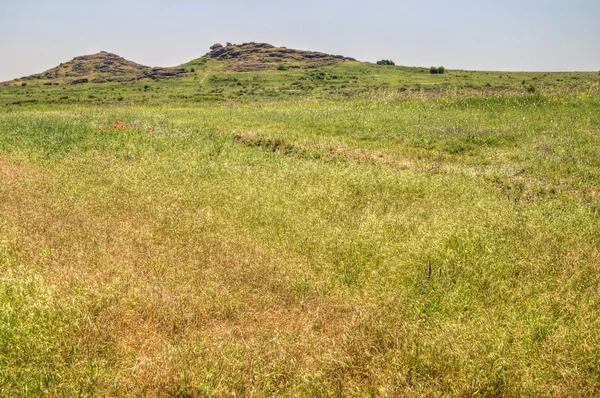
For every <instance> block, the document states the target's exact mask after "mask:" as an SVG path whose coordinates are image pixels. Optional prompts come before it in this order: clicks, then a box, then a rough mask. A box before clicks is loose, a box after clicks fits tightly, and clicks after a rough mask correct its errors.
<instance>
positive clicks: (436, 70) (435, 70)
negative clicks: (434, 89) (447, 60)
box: [429, 66, 438, 75]
mask: <svg viewBox="0 0 600 398" xmlns="http://www.w3.org/2000/svg"><path fill="white" fill-rule="evenodd" d="M429 73H431V74H432V75H437V74H438V68H436V67H435V66H432V67H431V68H429Z"/></svg>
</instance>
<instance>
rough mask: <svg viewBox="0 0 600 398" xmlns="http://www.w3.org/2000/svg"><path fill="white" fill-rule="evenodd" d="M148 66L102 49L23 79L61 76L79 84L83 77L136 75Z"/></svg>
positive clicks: (56, 77)
mask: <svg viewBox="0 0 600 398" xmlns="http://www.w3.org/2000/svg"><path fill="white" fill-rule="evenodd" d="M148 68H149V67H148V66H144V65H140V64H138V63H135V62H132V61H128V60H126V59H125V58H123V57H120V56H118V55H116V54H112V53H108V52H106V51H102V52H99V53H97V54H92V55H82V56H79V57H75V58H73V59H72V60H71V61H69V62H65V63H64V64H60V65H59V66H57V67H55V68H52V69H50V70H47V71H45V72H42V73H38V74H35V75H31V76H27V77H24V78H23V79H24V80H34V79H61V78H62V79H65V80H66V81H67V83H69V82H70V83H73V84H79V83H80V82H81V81H82V80H83V79H88V81H90V80H93V79H94V78H96V77H98V76H100V75H107V76H108V77H110V76H112V77H114V76H130V77H131V76H133V77H137V76H138V75H140V74H141V72H142V71H143V70H145V69H148ZM100 79H101V78H100ZM94 80H97V79H94ZM131 80H133V79H131ZM76 82H77V83H76Z"/></svg>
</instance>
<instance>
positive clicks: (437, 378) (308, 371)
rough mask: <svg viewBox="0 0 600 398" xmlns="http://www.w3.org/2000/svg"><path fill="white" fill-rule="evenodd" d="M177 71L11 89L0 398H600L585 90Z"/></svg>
mask: <svg viewBox="0 0 600 398" xmlns="http://www.w3.org/2000/svg"><path fill="white" fill-rule="evenodd" d="M184 67H187V68H192V67H193V68H194V69H195V73H196V76H195V77H186V78H181V79H173V80H168V81H157V82H150V83H148V82H141V83H125V84H104V85H93V84H83V85H77V86H61V85H58V86H50V87H48V86H43V85H40V86H34V84H35V81H32V82H30V83H29V85H28V86H26V87H4V88H0V104H2V106H1V107H0V394H1V395H5V396H37V395H50V396H207V395H208V396H233V395H236V396H327V395H334V396H389V397H393V396H442V395H444V396H446V395H449V396H473V395H481V396H597V395H598V394H600V366H599V364H600V323H599V319H600V274H599V272H598V264H600V191H599V187H600V152H599V151H598V148H599V147H600V112H598V109H600V91H599V85H598V79H599V77H598V75H597V74H595V73H590V74H576V73H566V74H525V73H514V74H508V73H505V72H501V73H498V72H494V73H492V72H462V71H448V70H447V71H446V73H445V74H444V75H435V76H434V75H431V74H430V73H429V71H428V69H410V68H404V67H397V66H394V67H391V66H386V67H376V66H370V65H360V64H354V63H349V64H340V65H336V66H333V67H326V68H318V69H314V70H292V69H290V70H288V71H268V72H256V73H247V74H244V73H234V72H227V73H225V72H222V71H220V70H222V67H220V66H219V64H217V63H214V62H206V61H196V62H195V63H194V62H192V63H190V64H189V65H187V66H184ZM334 76H336V77H335V78H334ZM463 76H466V77H463ZM354 77H356V79H355V78H354ZM558 80H561V81H558ZM238 83H240V84H241V85H238ZM526 84H535V85H536V90H535V92H533V93H531V92H528V90H526V88H525V86H526ZM145 85H146V86H148V87H144V86H145ZM344 85H345V87H343V88H342V86H344ZM417 85H418V86H417ZM240 90H244V91H245V92H244V93H241V92H240ZM251 91H252V92H251ZM61 98H62V99H61ZM118 98H123V99H122V100H118ZM105 122H106V124H105Z"/></svg>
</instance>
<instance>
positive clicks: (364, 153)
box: [233, 132, 414, 170]
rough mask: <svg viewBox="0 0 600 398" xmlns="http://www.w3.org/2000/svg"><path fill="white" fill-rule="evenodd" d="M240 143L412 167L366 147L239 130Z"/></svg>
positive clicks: (318, 156) (300, 154) (286, 152)
mask: <svg viewBox="0 0 600 398" xmlns="http://www.w3.org/2000/svg"><path fill="white" fill-rule="evenodd" d="M233 139H234V141H235V142H236V143H238V144H240V145H244V146H247V147H250V148H257V149H262V150H266V151H270V152H277V153H281V154H283V155H286V156H294V157H298V158H304V159H321V158H326V159H338V160H339V159H344V160H349V161H355V162H358V163H368V164H382V165H386V166H389V167H393V168H395V169H397V170H406V169H410V168H413V167H414V164H413V162H412V161H411V160H410V159H406V158H398V157H395V156H393V155H391V154H389V153H386V152H381V151H371V150H368V149H348V148H332V147H329V148H320V147H313V146H307V145H302V144H296V143H290V142H286V141H284V140H282V139H280V138H269V137H259V136H257V135H255V134H254V133H251V132H239V133H236V134H235V135H234V137H233Z"/></svg>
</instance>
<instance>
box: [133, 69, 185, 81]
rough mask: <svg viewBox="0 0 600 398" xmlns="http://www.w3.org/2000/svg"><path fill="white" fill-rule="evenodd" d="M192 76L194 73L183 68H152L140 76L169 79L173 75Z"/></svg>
mask: <svg viewBox="0 0 600 398" xmlns="http://www.w3.org/2000/svg"><path fill="white" fill-rule="evenodd" d="M185 76H194V73H191V72H188V71H187V70H186V69H183V68H152V69H151V70H149V71H148V70H146V71H144V74H143V75H141V76H140V78H149V79H155V80H156V79H169V78H173V77H185Z"/></svg>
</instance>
